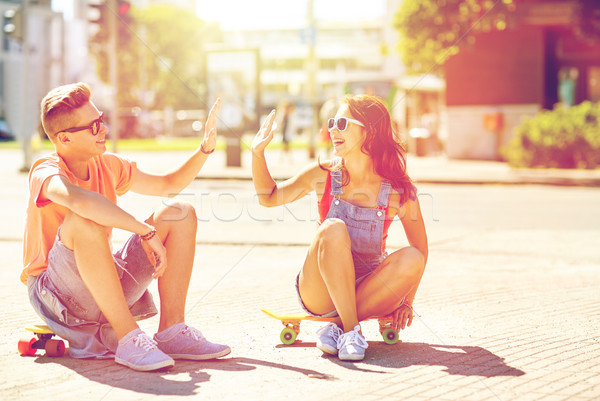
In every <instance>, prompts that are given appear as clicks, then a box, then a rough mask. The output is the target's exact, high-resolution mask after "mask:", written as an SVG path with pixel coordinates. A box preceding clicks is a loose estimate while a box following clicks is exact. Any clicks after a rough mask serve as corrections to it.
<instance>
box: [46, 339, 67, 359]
mask: <svg viewBox="0 0 600 401" xmlns="http://www.w3.org/2000/svg"><path fill="white" fill-rule="evenodd" d="M45 348H46V355H48V356H63V355H64V354H65V343H64V341H63V340H48V341H46V347H45Z"/></svg>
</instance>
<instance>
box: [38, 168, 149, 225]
mask: <svg viewBox="0 0 600 401" xmlns="http://www.w3.org/2000/svg"><path fill="white" fill-rule="evenodd" d="M40 197H41V198H42V199H48V200H50V201H52V202H54V203H57V204H59V205H62V206H64V207H66V208H67V209H69V210H71V211H72V212H73V213H75V214H77V215H79V216H81V217H83V218H86V219H88V220H91V221H93V222H95V223H97V224H99V225H101V226H105V227H115V228H120V229H122V230H126V231H129V232H132V233H136V234H139V235H145V234H148V233H149V232H150V231H151V230H152V229H153V227H152V226H151V225H149V224H147V223H145V222H143V221H139V220H137V219H136V218H135V217H133V216H132V215H130V214H129V213H127V212H126V211H125V210H123V209H121V208H120V207H118V206H117V205H115V204H114V203H113V202H111V201H110V200H109V199H107V198H106V197H105V196H103V195H101V194H99V193H97V192H93V191H88V190H85V189H83V188H79V187H78V186H76V185H73V184H71V182H69V180H68V179H67V178H65V177H64V176H62V175H54V176H52V177H50V178H48V179H46V181H44V184H43V185H42V190H41V192H40Z"/></svg>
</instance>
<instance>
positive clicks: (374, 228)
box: [296, 169, 392, 317]
mask: <svg viewBox="0 0 600 401" xmlns="http://www.w3.org/2000/svg"><path fill="white" fill-rule="evenodd" d="M330 175H331V195H332V199H331V204H330V206H329V212H328V213H327V217H326V219H333V218H337V219H340V220H342V221H343V222H344V223H345V224H346V228H347V230H348V235H349V236H350V247H351V252H352V260H353V261H354V274H355V278H356V280H357V281H358V280H360V279H362V278H364V277H365V276H367V275H368V274H370V273H371V272H372V271H373V270H375V268H377V266H379V264H380V263H381V262H382V261H383V260H384V259H385V257H386V256H387V253H386V252H385V250H384V249H383V224H384V222H385V217H386V209H387V206H388V199H389V197H390V192H391V189H392V185H391V184H390V182H389V181H387V180H383V181H382V182H381V188H380V189H379V194H378V195H377V208H367V207H360V206H355V205H353V204H351V203H349V202H346V201H345V200H343V199H340V197H339V196H340V195H341V194H342V193H343V191H342V170H339V169H338V170H333V171H331V174H330ZM299 278H300V273H298V276H296V292H297V293H298V299H299V301H300V305H301V306H302V308H303V309H304V310H306V312H308V313H309V314H311V315H313V316H324V317H331V316H337V311H335V310H333V311H331V312H329V313H326V314H323V315H316V314H314V313H313V312H311V311H310V310H308V309H307V308H306V306H305V305H304V302H302V298H301V297H300V289H299V284H298V280H299Z"/></svg>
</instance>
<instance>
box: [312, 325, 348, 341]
mask: <svg viewBox="0 0 600 401" xmlns="http://www.w3.org/2000/svg"><path fill="white" fill-rule="evenodd" d="M341 331H342V330H340V328H339V327H337V325H335V324H334V323H329V324H328V325H327V326H323V327H321V328H320V329H319V330H317V335H319V336H322V335H324V334H326V335H328V336H329V337H332V338H333V339H334V340H335V341H337V340H338V338H339V337H340V332H341Z"/></svg>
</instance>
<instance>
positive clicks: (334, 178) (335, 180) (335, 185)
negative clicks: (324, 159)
mask: <svg viewBox="0 0 600 401" xmlns="http://www.w3.org/2000/svg"><path fill="white" fill-rule="evenodd" d="M338 161H339V158H335V159H333V164H334V165H335V164H337V163H338ZM329 174H330V175H331V195H333V196H336V195H341V194H342V193H343V192H342V170H341V169H339V168H338V169H335V170H331V171H330V172H329Z"/></svg>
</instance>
